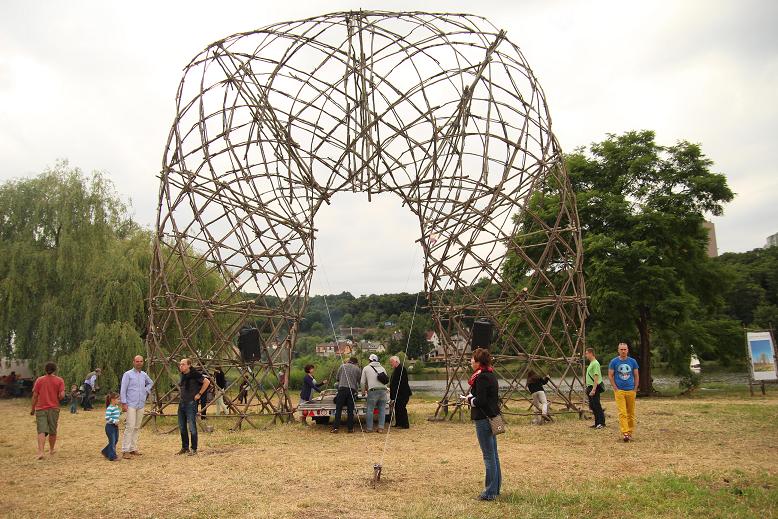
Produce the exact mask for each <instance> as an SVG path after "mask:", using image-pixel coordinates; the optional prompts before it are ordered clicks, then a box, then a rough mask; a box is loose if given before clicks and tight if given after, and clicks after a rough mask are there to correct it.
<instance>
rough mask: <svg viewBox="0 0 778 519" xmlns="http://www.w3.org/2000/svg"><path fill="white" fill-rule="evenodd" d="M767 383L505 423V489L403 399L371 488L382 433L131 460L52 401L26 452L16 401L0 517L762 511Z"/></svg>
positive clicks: (767, 469)
mask: <svg viewBox="0 0 778 519" xmlns="http://www.w3.org/2000/svg"><path fill="white" fill-rule="evenodd" d="M777 404H778V394H776V392H770V393H768V396H767V397H761V396H760V397H754V398H751V397H748V396H747V390H745V391H744V390H742V389H739V390H733V391H726V392H722V394H721V395H718V394H717V395H716V396H710V395H708V394H700V393H697V394H695V395H694V396H693V397H690V398H656V399H651V400H643V399H641V400H638V408H637V409H638V428H637V433H636V436H635V441H634V442H633V443H630V444H624V443H620V442H619V441H618V424H617V421H616V419H615V417H614V414H615V406H614V404H613V402H612V401H607V400H606V402H605V407H606V412H607V413H608V420H609V425H608V428H606V429H605V430H602V431H594V430H591V429H589V428H587V427H586V426H587V425H588V423H587V422H582V421H579V420H578V419H577V418H572V417H565V418H560V419H559V420H558V421H556V422H555V423H553V424H551V425H547V426H542V427H536V426H531V425H529V424H528V423H527V422H528V421H527V420H526V419H521V420H512V421H511V422H510V432H509V433H507V434H506V435H503V436H501V437H500V438H499V440H498V444H499V451H500V460H501V464H502V470H503V479H504V483H503V493H502V496H501V497H500V499H499V500H498V501H496V502H491V503H484V502H479V501H477V500H475V497H476V495H477V494H478V492H479V491H480V490H481V486H482V484H483V463H482V461H481V459H480V451H479V449H478V446H477V443H476V440H475V434H474V431H473V427H472V425H471V424H470V423H467V422H464V423H458V422H453V423H449V422H447V423H430V422H427V421H426V417H427V416H429V415H430V414H432V412H433V411H434V409H435V406H434V403H433V401H432V400H431V399H423V398H416V397H414V400H412V405H411V406H410V409H411V420H412V429H410V430H395V429H392V432H391V434H390V435H389V437H388V442H387V450H386V454H385V457H384V458H383V467H384V474H383V477H382V480H381V483H380V484H379V485H378V487H377V488H372V487H371V486H370V484H369V483H370V481H371V479H372V473H373V470H372V465H373V463H376V462H379V461H381V455H382V450H383V448H384V444H385V440H386V438H385V436H383V435H378V434H372V435H363V434H359V433H358V434H353V435H347V434H339V435H332V434H329V433H328V428H326V427H311V428H303V426H301V425H300V424H287V425H276V426H272V425H270V426H268V427H266V428H264V429H262V430H247V431H242V432H229V431H225V430H220V428H219V426H218V421H217V419H209V423H211V424H216V430H215V431H214V432H213V433H208V434H206V433H201V434H200V442H201V446H200V454H199V455H198V456H197V457H180V456H173V453H174V452H176V451H177V450H178V448H179V446H180V442H179V437H178V434H177V433H174V434H158V433H155V432H153V431H152V430H151V429H144V430H142V431H141V440H140V446H141V450H142V451H143V452H144V453H145V454H144V456H142V457H140V458H138V459H134V460H130V461H121V462H117V463H110V462H107V461H105V460H103V458H102V456H101V455H100V452H99V451H100V449H101V448H102V447H103V445H104V444H105V434H104V433H103V427H102V415H103V413H102V410H100V409H98V410H96V411H94V412H92V413H84V412H79V413H78V414H77V415H70V414H69V413H68V411H67V409H64V408H63V410H62V414H61V418H60V431H59V432H60V438H61V443H60V446H59V447H60V448H59V451H58V452H57V453H56V454H55V455H53V456H49V455H47V456H46V458H45V459H44V460H42V461H37V460H36V459H35V424H34V419H33V418H32V417H31V416H29V414H28V413H29V411H28V410H29V407H28V405H29V403H28V401H23V400H15V401H2V402H0V416H2V420H0V471H1V472H2V474H3V478H1V479H0V515H3V516H7V517H14V518H20V517H44V516H47V517H62V518H66V517H74V518H79V519H81V518H84V517H90V518H91V517H161V518H163V517H274V518H277V517H288V518H330V517H343V518H350V517H355V518H356V517H360V518H371V519H372V518H389V517H399V518H438V517H457V518H467V517H473V518H475V517H478V518H489V517H494V518H506V517H511V518H512V517H543V518H556V517H620V516H627V515H629V516H633V517H640V516H642V517H667V518H670V517H672V518H675V517H705V518H715V517H727V518H729V517H775V516H778V463H777V462H778V451H777V450H776V445H778V428H777V427H776V426H777V425H778V405H777Z"/></svg>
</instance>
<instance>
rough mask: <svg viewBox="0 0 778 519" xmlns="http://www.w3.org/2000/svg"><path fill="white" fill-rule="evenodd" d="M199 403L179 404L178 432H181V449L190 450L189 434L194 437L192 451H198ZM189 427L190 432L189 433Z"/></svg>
mask: <svg viewBox="0 0 778 519" xmlns="http://www.w3.org/2000/svg"><path fill="white" fill-rule="evenodd" d="M196 418H197V402H194V401H192V402H187V403H183V402H180V403H179V404H178V430H179V431H180V432H181V448H182V449H184V450H185V451H188V450H189V434H190V433H191V435H192V450H193V451H196V450H197V422H196V421H195V420H196ZM187 425H188V426H189V427H188V428H189V432H188V433H187Z"/></svg>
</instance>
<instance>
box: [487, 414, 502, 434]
mask: <svg viewBox="0 0 778 519" xmlns="http://www.w3.org/2000/svg"><path fill="white" fill-rule="evenodd" d="M489 426H490V427H491V428H492V436H497V435H498V434H502V433H504V432H505V420H504V419H503V417H502V415H501V414H498V415H494V416H492V417H491V418H489Z"/></svg>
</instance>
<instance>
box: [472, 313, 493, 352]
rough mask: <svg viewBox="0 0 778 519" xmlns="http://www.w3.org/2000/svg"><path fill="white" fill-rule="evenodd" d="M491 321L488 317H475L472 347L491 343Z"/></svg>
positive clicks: (486, 345)
mask: <svg viewBox="0 0 778 519" xmlns="http://www.w3.org/2000/svg"><path fill="white" fill-rule="evenodd" d="M492 328H493V327H492V322H491V321H489V320H488V319H477V320H476V321H475V322H474V323H473V330H472V337H473V343H472V347H473V349H476V348H486V349H489V346H491V345H492Z"/></svg>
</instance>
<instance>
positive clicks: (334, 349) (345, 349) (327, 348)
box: [316, 341, 354, 357]
mask: <svg viewBox="0 0 778 519" xmlns="http://www.w3.org/2000/svg"><path fill="white" fill-rule="evenodd" d="M353 352H354V345H353V344H352V343H351V342H349V341H338V342H337V343H336V342H335V341H331V342H323V343H321V344H317V345H316V355H318V356H320V357H332V356H334V355H351V354H352V353H353Z"/></svg>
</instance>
